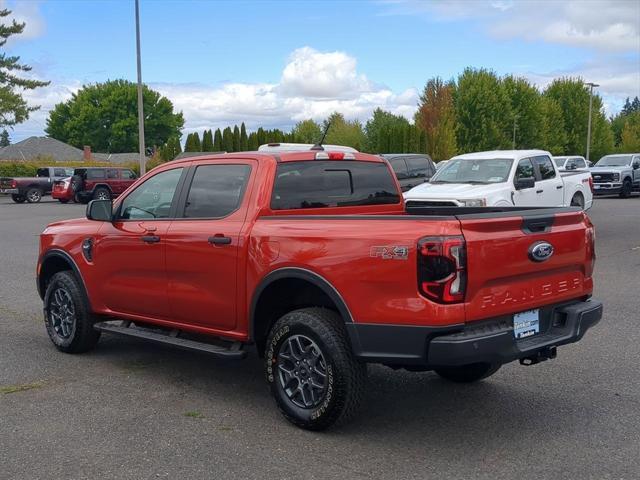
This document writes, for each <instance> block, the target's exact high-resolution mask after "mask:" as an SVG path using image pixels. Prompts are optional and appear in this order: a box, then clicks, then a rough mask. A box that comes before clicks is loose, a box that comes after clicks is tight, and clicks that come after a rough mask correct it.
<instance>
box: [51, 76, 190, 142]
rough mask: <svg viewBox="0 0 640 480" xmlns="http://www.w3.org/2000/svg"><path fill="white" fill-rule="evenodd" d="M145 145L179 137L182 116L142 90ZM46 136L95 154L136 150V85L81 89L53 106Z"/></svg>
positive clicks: (116, 82)
mask: <svg viewBox="0 0 640 480" xmlns="http://www.w3.org/2000/svg"><path fill="white" fill-rule="evenodd" d="M143 106H144V115H145V124H144V130H145V143H146V144H147V145H163V144H165V143H166V142H167V140H168V139H169V138H170V137H174V136H177V137H178V138H179V137H180V136H181V132H180V130H181V129H182V127H183V125H184V118H183V117H182V113H174V112H173V104H172V103H171V101H169V99H167V98H165V97H163V96H161V95H160V94H159V93H158V92H156V91H154V90H151V89H150V88H148V87H147V86H144V87H143ZM45 132H46V133H47V135H49V136H50V137H53V138H56V139H58V140H61V141H63V142H66V143H69V144H71V145H74V146H76V147H78V148H82V146H83V145H91V147H92V148H93V149H94V151H97V152H109V153H118V152H135V151H137V150H138V105H137V90H136V84H134V83H132V82H129V81H126V80H112V81H108V82H104V83H96V84H92V85H85V86H83V87H82V88H81V89H80V90H79V91H78V92H76V93H74V94H73V96H72V97H71V99H70V100H68V101H67V102H64V103H59V104H57V105H56V106H55V107H54V109H53V110H51V112H49V118H48V119H47V127H46V128H45Z"/></svg>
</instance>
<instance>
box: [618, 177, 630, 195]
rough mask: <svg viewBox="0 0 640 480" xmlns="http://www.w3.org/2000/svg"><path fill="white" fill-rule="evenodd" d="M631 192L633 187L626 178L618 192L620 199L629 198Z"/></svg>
mask: <svg viewBox="0 0 640 480" xmlns="http://www.w3.org/2000/svg"><path fill="white" fill-rule="evenodd" d="M632 191H633V185H632V184H631V180H629V179H628V178H627V179H625V181H624V182H622V189H621V190H620V198H629V197H630V196H631V192H632Z"/></svg>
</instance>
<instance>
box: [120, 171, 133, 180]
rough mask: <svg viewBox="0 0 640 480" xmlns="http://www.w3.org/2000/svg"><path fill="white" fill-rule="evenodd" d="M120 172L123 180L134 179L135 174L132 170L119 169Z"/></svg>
mask: <svg viewBox="0 0 640 480" xmlns="http://www.w3.org/2000/svg"><path fill="white" fill-rule="evenodd" d="M120 174H121V175H122V178H123V179H125V180H134V179H135V178H136V174H135V173H133V171H132V170H121V171H120Z"/></svg>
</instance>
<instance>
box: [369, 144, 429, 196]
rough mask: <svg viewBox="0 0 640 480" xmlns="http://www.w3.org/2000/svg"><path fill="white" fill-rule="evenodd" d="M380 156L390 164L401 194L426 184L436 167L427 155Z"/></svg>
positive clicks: (393, 154)
mask: <svg viewBox="0 0 640 480" xmlns="http://www.w3.org/2000/svg"><path fill="white" fill-rule="evenodd" d="M380 156H381V157H382V158H384V159H386V160H387V161H388V162H389V163H390V164H391V167H392V168H393V171H394V172H395V174H396V177H397V178H398V181H399V182H400V187H401V188H402V191H403V192H406V191H407V190H409V189H411V188H413V187H415V186H416V185H420V184H421V183H424V182H428V181H429V179H430V178H431V177H432V176H433V175H434V174H435V173H436V166H435V164H434V163H433V160H431V157H430V156H429V155H427V154H423V153H385V154H383V155H380Z"/></svg>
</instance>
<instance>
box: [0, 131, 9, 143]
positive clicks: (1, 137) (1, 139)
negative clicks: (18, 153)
mask: <svg viewBox="0 0 640 480" xmlns="http://www.w3.org/2000/svg"><path fill="white" fill-rule="evenodd" d="M9 145H11V140H10V139H9V132H7V130H6V129H3V130H2V133H0V147H8V146H9Z"/></svg>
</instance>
